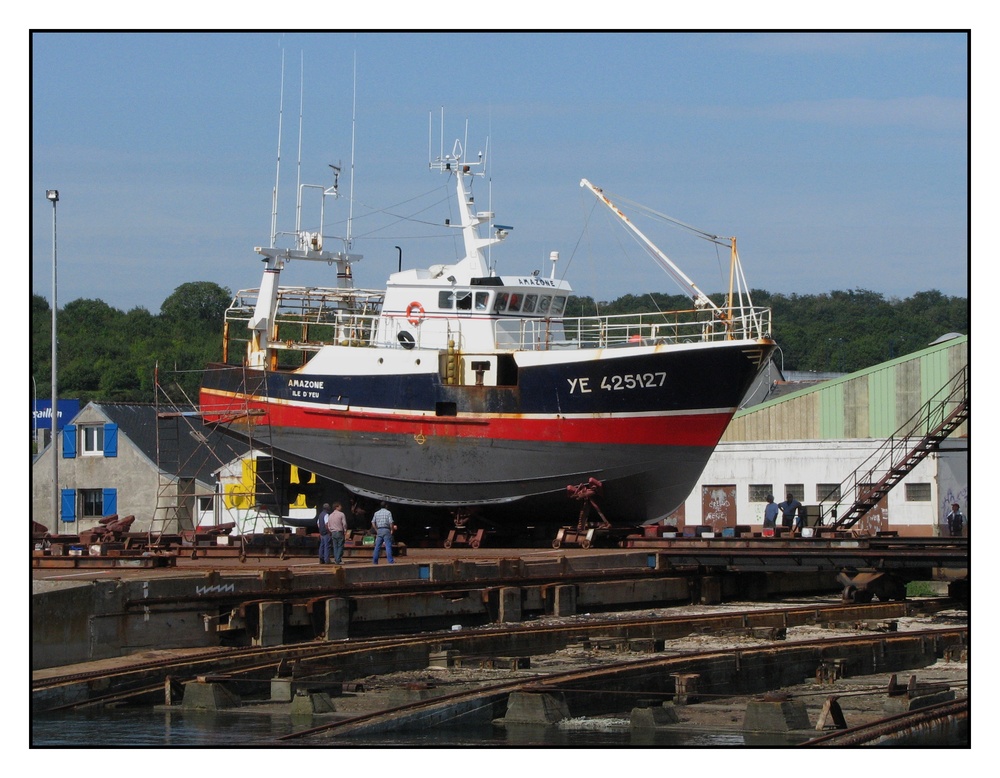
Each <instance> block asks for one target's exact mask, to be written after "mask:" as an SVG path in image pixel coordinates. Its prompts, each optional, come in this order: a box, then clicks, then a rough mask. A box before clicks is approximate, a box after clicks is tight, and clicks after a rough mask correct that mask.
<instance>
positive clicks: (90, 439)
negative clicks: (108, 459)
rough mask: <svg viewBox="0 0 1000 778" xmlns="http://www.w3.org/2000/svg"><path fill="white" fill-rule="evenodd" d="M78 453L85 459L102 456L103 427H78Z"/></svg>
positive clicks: (92, 425) (89, 425) (90, 425)
mask: <svg viewBox="0 0 1000 778" xmlns="http://www.w3.org/2000/svg"><path fill="white" fill-rule="evenodd" d="M80 451H81V452H82V454H83V456H85V457H100V456H104V425H103V424H86V425H84V424H81V425H80Z"/></svg>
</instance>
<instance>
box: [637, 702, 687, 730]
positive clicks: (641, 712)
mask: <svg viewBox="0 0 1000 778" xmlns="http://www.w3.org/2000/svg"><path fill="white" fill-rule="evenodd" d="M680 720H681V717H680V716H678V715H677V711H676V710H674V706H673V705H669V706H667V705H662V706H661V705H657V706H653V707H649V708H633V709H632V713H631V715H630V716H629V727H630V728H631V729H654V728H656V727H666V726H669V725H670V724H677V723H679V722H680Z"/></svg>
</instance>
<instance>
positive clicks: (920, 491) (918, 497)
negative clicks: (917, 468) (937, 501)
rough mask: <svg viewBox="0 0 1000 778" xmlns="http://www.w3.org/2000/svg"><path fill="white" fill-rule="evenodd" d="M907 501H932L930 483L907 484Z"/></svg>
mask: <svg viewBox="0 0 1000 778" xmlns="http://www.w3.org/2000/svg"><path fill="white" fill-rule="evenodd" d="M906 501H907V502H930V501H931V485H930V484H906Z"/></svg>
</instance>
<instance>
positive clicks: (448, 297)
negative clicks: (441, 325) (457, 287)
mask: <svg viewBox="0 0 1000 778" xmlns="http://www.w3.org/2000/svg"><path fill="white" fill-rule="evenodd" d="M454 307H455V293H454V292H438V308H440V309H441V310H442V311H450V310H451V309H452V308H454Z"/></svg>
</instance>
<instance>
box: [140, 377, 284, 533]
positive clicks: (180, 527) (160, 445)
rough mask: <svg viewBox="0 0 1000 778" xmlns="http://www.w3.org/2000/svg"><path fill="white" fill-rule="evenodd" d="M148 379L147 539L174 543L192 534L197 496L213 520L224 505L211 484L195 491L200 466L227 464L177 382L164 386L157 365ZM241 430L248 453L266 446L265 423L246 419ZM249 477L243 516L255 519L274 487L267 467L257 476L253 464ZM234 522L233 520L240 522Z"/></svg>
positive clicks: (244, 412)
mask: <svg viewBox="0 0 1000 778" xmlns="http://www.w3.org/2000/svg"><path fill="white" fill-rule="evenodd" d="M154 384H155V392H156V399H155V413H156V465H157V473H158V484H157V493H156V508H155V509H154V512H153V519H152V520H151V522H150V528H149V538H148V542H149V544H150V545H151V546H153V545H169V544H171V543H176V542H180V541H181V539H182V537H183V534H185V533H191V534H192V535H193V534H194V533H195V532H196V530H197V529H198V518H199V516H200V514H201V512H202V511H201V510H200V502H201V501H202V500H208V501H209V502H210V504H211V505H212V508H213V510H212V514H213V517H214V518H215V521H216V523H217V524H218V520H219V518H220V517H221V516H222V515H223V512H224V510H225V509H224V506H223V501H224V499H225V495H224V494H223V493H222V492H220V491H219V490H217V489H214V488H213V489H212V490H210V491H209V490H199V487H198V477H197V475H198V473H199V472H200V471H202V470H203V469H204V468H205V466H206V465H211V466H212V468H213V470H215V471H218V470H220V469H221V468H223V467H224V466H225V465H227V464H229V462H228V461H224V460H223V458H222V457H220V456H219V454H218V452H217V450H216V446H215V445H213V442H212V440H211V439H210V437H212V436H213V433H211V432H210V431H209V430H208V429H206V427H205V426H204V425H203V424H202V417H203V415H204V414H203V413H202V411H200V410H199V409H198V408H197V406H196V405H195V404H194V403H193V402H192V401H191V400H190V398H188V397H187V395H186V393H185V392H184V390H183V388H182V387H181V386H180V385H179V384H177V383H176V382H175V383H174V384H173V387H172V388H170V389H168V387H167V386H166V385H164V384H163V383H161V381H160V370H159V366H157V367H156V371H155V377H154ZM177 398H180V399H177ZM231 416H232V419H231V421H232V420H235V419H239V418H242V419H251V418H255V417H262V416H264V413H263V411H258V410H255V409H251V408H250V407H249V404H244V406H243V407H242V408H240V409H238V410H237V411H235V412H233V413H232V414H231ZM247 430H248V432H247V440H246V445H247V446H248V452H249V455H250V456H251V457H253V456H254V452H255V451H259V450H266V451H270V426H269V425H268V424H248V425H247ZM216 434H221V433H216ZM189 439H193V441H194V444H193V445H192V444H190V443H188V440H189ZM227 459H228V458H227ZM255 476H256V477H255V479H254V488H253V490H252V491H251V492H249V493H247V494H246V512H247V518H249V516H250V515H251V514H253V516H254V522H255V523H256V519H257V515H258V514H260V513H261V512H266V511H265V509H264V508H263V505H264V504H265V503H268V502H270V503H273V502H274V498H275V495H276V493H277V488H276V484H275V479H274V473H273V469H272V471H271V472H270V473H269V474H268V473H265V474H263V475H262V474H261V473H260V471H259V469H255ZM268 476H269V477H268ZM266 513H267V517H268V522H270V520H271V518H272V516H271V514H270V513H269V512H266ZM236 523H237V525H238V524H239V523H240V522H238V521H237V522H236ZM243 523H244V524H245V523H246V522H243ZM242 529H243V528H242V527H239V526H237V530H238V531H239V533H240V537H242V535H243V532H242Z"/></svg>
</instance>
